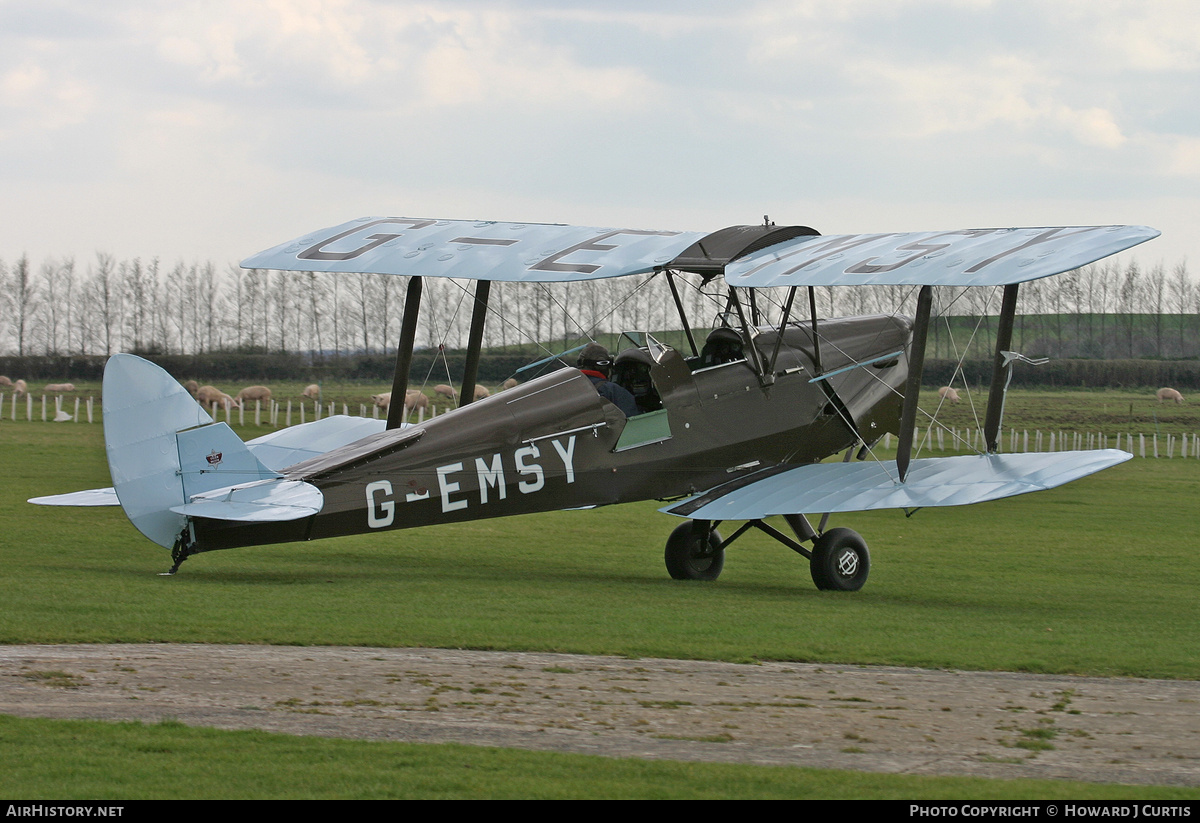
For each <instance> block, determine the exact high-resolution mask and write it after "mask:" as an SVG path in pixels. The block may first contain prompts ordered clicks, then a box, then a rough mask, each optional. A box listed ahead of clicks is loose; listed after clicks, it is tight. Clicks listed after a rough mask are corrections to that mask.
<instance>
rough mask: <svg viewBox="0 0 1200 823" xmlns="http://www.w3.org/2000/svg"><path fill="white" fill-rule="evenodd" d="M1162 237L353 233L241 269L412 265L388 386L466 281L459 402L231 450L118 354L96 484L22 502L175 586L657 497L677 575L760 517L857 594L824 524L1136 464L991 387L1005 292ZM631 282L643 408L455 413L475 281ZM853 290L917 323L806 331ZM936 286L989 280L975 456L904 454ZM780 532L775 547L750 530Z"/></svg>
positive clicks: (699, 564) (225, 432)
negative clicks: (91, 516) (122, 521)
mask: <svg viewBox="0 0 1200 823" xmlns="http://www.w3.org/2000/svg"><path fill="white" fill-rule="evenodd" d="M1158 234H1159V232H1158V231H1156V230H1154V229H1150V228H1147V227H1143V226H1077V227H1049V228H1016V229H971V230H963V231H938V232H908V233H892V234H856V235H833V236H825V235H821V234H819V233H818V232H816V231H815V230H813V229H811V228H808V227H806V226H776V225H774V224H771V223H770V222H769V221H764V224H763V225H746V226H732V227H729V228H725V229H721V230H719V231H715V232H711V233H694V232H676V231H642V230H633V229H610V228H595V227H580V226H566V225H548V224H529V223H504V222H491V221H461V220H434V219H423V218H422V219H416V218H399V217H371V218H362V219H359V220H355V221H352V222H349V223H346V224H343V225H340V226H335V227H333V228H329V229H324V230H321V231H317V232H314V233H311V234H308V235H305V236H303V237H301V238H298V239H296V240H293V241H291V242H288V243H284V244H282V245H280V246H277V247H275V248H272V249H269V250H267V251H264V252H262V253H260V254H257V255H254V256H252V257H250V258H248V259H247V260H245V261H243V262H242V266H243V267H244V268H247V269H275V270H284V271H312V272H329V273H331V274H334V275H336V274H337V273H339V272H356V273H376V274H384V275H398V276H406V277H407V278H408V281H407V295H406V300H405V304H404V311H403V324H402V328H401V333H400V341H399V345H398V348H397V354H396V368H395V376H394V380H393V387H392V396H393V397H404V396H405V391H406V389H407V388H408V380H409V371H410V366H411V363H412V356H413V347H414V342H415V339H416V332H417V324H418V318H419V316H420V309H421V296H422V282H423V281H424V279H425V278H429V277H441V278H456V279H460V280H466V281H474V286H473V309H472V317H471V325H470V331H469V342H468V346H467V354H466V361H465V367H464V371H465V373H464V376H463V381H462V382H463V386H462V387H461V389H460V397H461V398H462V405H461V406H460V407H459V408H457V409H455V410H453V411H451V412H448V413H446V414H443V415H441V416H438V417H435V418H432V419H429V420H425V421H423V422H421V423H419V424H416V425H414V424H407V423H406V422H405V420H404V407H403V406H402V405H401V404H399V403H397V404H394V405H392V406H391V407H390V410H389V413H388V416H387V420H386V421H383V420H372V419H363V418H352V417H345V416H335V417H328V418H325V419H322V420H319V421H314V422H309V423H307V424H303V425H300V426H296V427H292V428H289V429H283V430H280V431H277V432H273V433H271V434H268V435H266V436H265V437H260V438H257V439H255V440H251V441H249V442H246V443H244V442H242V441H241V439H240V438H238V437H237V435H236V434H235V433H234V432H233V431H232V430H231V429H230V428H229V426H228V425H227V424H225V423H220V422H215V421H214V420H213V419H212V417H210V416H209V414H208V413H207V412H206V411H205V410H204V409H203V408H201V407H200V406H199V405H198V404H197V403H196V402H195V401H193V400H192V398H191V396H190V395H189V394H188V393H187V392H186V391H185V390H184V389H183V387H182V386H180V385H179V383H178V382H177V381H176V380H174V379H173V378H172V377H171V376H170V375H168V374H167V373H166V372H165V371H163V370H162V369H160V368H158V367H157V366H155V365H153V364H152V363H150V362H148V361H146V360H143V359H141V358H138V357H134V356H132V355H126V354H119V355H116V356H114V357H112V358H111V359H110V360H109V361H108V364H107V366H106V368H105V373H104V400H103V411H104V435H105V441H106V450H107V456H108V461H109V467H110V470H111V474H112V479H113V484H114V486H113V489H112V490H94V491H89V492H77V493H74V494H66V495H56V496H54V497H49V498H38V499H35V500H33V501H31V502H36V503H43V504H54V505H95V504H111V503H117V502H119V504H120V505H121V506H122V508H123V509H124V511H125V513H126V515H127V516H128V517H129V519H130V520H131V521H132V522H133V524H134V526H136V527H137V529H138V530H139V531H141V533H142V534H143V535H145V536H146V537H147V538H149V539H150V540H152V541H154V542H155V543H157V544H159V545H161V546H163V547H164V548H169V549H170V550H171V554H172V560H173V566H172V568H171V570H170V571H169V572H167V573H168V574H173V573H175V572H176V571H177V570H178V568H179V565H180V564H181V563H182V562H183V561H184V560H185V559H187V558H188V557H190V556H192V555H194V554H197V553H200V552H206V551H211V550H215V549H227V548H233V547H239V546H252V545H261V544H268V543H279V542H289V541H300V540H316V539H320V538H327V537H335V536H339V535H347V534H358V533H374V532H386V531H391V530H395V529H404V528H412V527H417V526H424V525H429V524H434V523H447V522H454V521H464V520H474V519H480V518H490V517H500V516H505V515H515V514H524V513H530V512H541V511H549V510H560V509H580V508H591V507H596V506H607V505H612V504H617V503H626V502H631V501H639V500H659V501H662V502H664V503H665V505H664V507H663V508H662V509H660V511H663V512H666V513H668V514H671V515H675V516H677V517H679V518H682V519H683V520H684V522H683V523H681V524H680V525H679V526H678V527H677V528H676V529H675V530H674V531H673V532H672V533H671V534H670V536H669V537H668V538H667V540H666V548H665V552H664V557H665V561H666V566H667V570H668V572H669V573H670V575H671V576H672V577H674V578H679V579H703V580H712V579H715V578H716V577H717V576H718V575H719V574H720V572H721V570H722V567H723V565H724V557H725V550H726V548H728V547H729V545H730V544H731V543H733V542H734V541H735V540H736V539H738V537H739V536H741V535H742V534H744V533H745V532H746V531H747V530H748V529H752V528H756V529H759V530H761V531H763V532H765V533H767V534H769V535H771V536H772V537H774V538H775V539H777V540H778V541H779V542H781V543H782V544H784V545H785V546H787V547H788V548H790V549H792V550H794V551H796V552H798V553H799V554H801V555H803V556H804V557H805V558H807V559H808V560H809V567H810V571H811V575H812V578H813V581H814V583H815V584H816V585H817V586H818V587H819V588H821V589H834V590H851V591H853V590H857V589H859V588H861V587H862V585H863V583H864V582H865V581H866V579H867V575H868V573H869V569H870V556H869V552H868V549H867V545H866V543H865V542H864V540H863V538H862V537H861V536H859V535H858V534H857V533H855V532H854V531H852V530H850V529H847V528H826V527H827V524H828V518H829V514H830V513H834V512H849V511H862V510H870V509H881V508H899V509H905V510H910V511H911V510H913V509H919V508H923V507H930V506H952V505H963V504H969V503H978V502H981V501H986V500H994V499H997V498H1002V497H1008V496H1012V495H1017V494H1023V493H1026V492H1032V491H1037V490H1041V489H1049V488H1053V487H1055V486H1058V485H1061V484H1063V483H1067V482H1069V481H1072V480H1075V479H1077V478H1080V477H1083V476H1085V475H1088V474H1090V473H1092V472H1095V471H1098V470H1101V469H1104V468H1106V467H1109V466H1113V465H1115V464H1117V463H1120V462H1121V461H1123V460H1126V459H1128V458H1129V457H1131V455H1129V454H1127V453H1126V452H1123V451H1119V450H1115V449H1101V450H1094V451H1071V452H1057V453H1033V454H1028V453H1027V454H1005V453H1002V452H1001V448H1000V445H1001V431H1002V428H1001V427H1002V415H1003V410H1004V399H1005V393H1006V391H1007V385H1008V377H1009V376H1010V372H1011V369H1012V368H1013V364H1014V362H1016V361H1018V360H1019V359H1020V355H1018V354H1016V353H1014V352H1012V351H1010V349H1011V340H1012V331H1013V319H1014V316H1015V313H1016V306H1017V293H1018V288H1019V285H1020V284H1021V283H1023V282H1026V281H1030V280H1034V279H1038V278H1043V277H1048V276H1051V275H1055V274H1059V273H1062V272H1066V271H1070V270H1072V269H1076V268H1078V267H1080V266H1083V265H1086V264H1088V263H1091V262H1094V261H1096V260H1099V259H1101V258H1103V257H1106V256H1108V255H1111V254H1114V253H1116V252H1119V251H1122V250H1124V249H1128V248H1130V247H1132V246H1134V245H1136V244H1138V243H1142V242H1144V241H1146V240H1149V239H1152V238H1154V237H1156V236H1158ZM685 273H686V274H688V275H689V277H691V278H692V279H696V276H698V279H699V280H700V281H702V282H703V283H706V284H714V283H715V284H716V287H717V289H718V292H719V293H720V294H721V295H722V297H723V299H724V301H725V306H724V311H722V312H720V318H721V319H720V322H718V323H717V324H716V328H714V329H713V330H712V331H711V332H710V333H709V334H708V335H707V337H706V338H705V339H704V340H700V339H698V337H699V336H698V335H695V334H693V331H692V329H693V328H695V327H694V326H693V324H692V323H691V322H690V320H689V318H688V317H687V316H686V312H685V311H684V302H683V301H682V300H681V299H680V295H679V290H678V286H679V281H681V280H682V279H684V278H683V277H682V276H681V275H683V274H685ZM632 275H644V276H661V277H663V278H665V280H666V282H667V284H668V285H669V286H670V291H671V294H672V296H673V300H674V303H675V308H676V309H677V310H678V313H679V321H680V328H681V329H683V330H684V331H685V333H686V337H687V344H686V347H684V346H680V347H679V348H676V347H673V346H670V345H666V344H664V343H662V342H660V341H659V340H658V339H656V338H655V336H654V335H653V334H652V333H649V332H645V333H631V334H627V335H625V336H624V338H623V339H624V340H626V341H627V342H628V345H627V346H625V347H624V348H623V349H621V350H619V351H617V352H616V353H615V357H614V358H613V364H612V374H611V380H612V381H613V382H615V383H617V384H618V385H621V386H623V387H624V388H625V389H626V390H628V391H629V392H630V393H631V394H633V395H634V396H635V398H636V401H637V411H638V413H637V414H627V413H626V412H622V411H621V409H620V408H618V407H617V406H616V405H615V404H614V403H613V402H611V401H610V400H608V399H606V398H605V397H602V396H600V394H599V393H598V391H597V388H596V387H595V386H594V385H593V382H592V381H591V380H590V379H588V377H587V376H585V375H584V373H583V372H581V371H580V369H579V368H576V367H575V365H576V364H573V363H571V362H568V361H566V360H563V361H562V367H561V368H558V369H557V370H553V371H550V372H549V373H546V374H543V375H542V376H539V377H536V378H534V379H531V380H529V381H527V382H525V383H523V384H520V385H519V386H517V387H516V388H513V389H509V390H507V391H505V392H503V393H500V394H496V395H494V396H491V397H488V398H486V399H482V400H476V401H474V402H472V400H471V398H472V397H473V395H474V392H473V389H474V385H475V382H476V378H477V375H478V367H479V362H480V353H481V350H482V347H483V340H484V328H485V322H486V320H487V318H488V315H489V311H490V307H489V294H490V289H491V285H492V283H493V282H504V283H565V282H577V281H586V280H596V279H601V278H617V277H626V276H632ZM868 284H875V285H891V286H904V287H909V288H911V289H912V290H915V291H916V292H917V299H916V310H915V316H913V317H907V316H901V315H898V314H896V315H882V316H863V317H844V318H821V317H818V312H817V308H816V305H817V304H816V298H815V294H814V290H815V289H816V288H818V287H821V286H861V285H868ZM939 286H952V287H960V286H964V287H965V286H989V287H996V288H1000V289H1003V300H1002V305H1001V308H1000V312H999V314H1000V318H999V324H998V331H997V334H996V349H995V353H994V362H995V368H994V373H993V378H992V382H991V387H990V391H989V397H988V406H987V413H986V420H985V422H984V425H983V441H984V442H985V444H986V448H985V449H983V450H981V453H978V454H967V455H958V456H950V457H914V454H913V444H914V431H915V429H916V426H917V424H918V422H920V421H919V420H918V396H919V388H920V386H921V379H922V370H923V366H924V358H925V347H926V338H927V334H928V331H929V328H930V318H931V305H932V294H933V289H934V288H935V287H939ZM772 289H773V290H775V291H774V292H773V293H774V294H777V295H780V296H781V298H780V300H779V301H778V305H779V316H778V318H777V319H775V320H772V321H770V322H766V321H764V319H763V317H762V316H761V315H760V314H759V312H758V310H757V303H756V297H757V295H758V294H759V293H765V291H764V290H772ZM806 309H807V310H806ZM660 336H663V335H660ZM889 433H890V434H894V435H895V436H896V438H897V446H896V453H895V456H894V457H892V458H888V459H882V457H880V456H879V455H877V454H876V452H877V451H878V446H877V445H876V444H878V442H879V441H880V439H881V438H882V437H884V435H885V434H889ZM839 454H841V455H844V457H843V459H842V460H840V461H831V462H828V463H825V462H821V461H822V460H824V459H826V458H829V457H833V456H836V455H839ZM854 456H857V457H858V458H859V459H858V460H857V461H855V460H852V457H854ZM816 514H820V515H823V516H822V517H821V519H820V520H819V521H818V522H817V524H816V525H814V524H813V522H812V521H810V520H809V516H810V515H816ZM774 517H779V518H781V519H782V522H783V523H784V524H786V527H787V528H788V529H789V530H790V532H791V534H788V533H786V532H785V531H784V530H783V529H781V528H778V527H777V525H773V524H772V523H770V522H768V519H769V518H774ZM727 521H739V522H740V523H741V525H740V526H738V527H737V528H736V530H734V531H733V532H732V534H731V535H730V536H729V537H727V538H724V537H722V536H721V534H720V533H719V532H718V526H720V525H721V524H723V523H726V522H727ZM774 522H775V523H776V524H778V523H779V521H774Z"/></svg>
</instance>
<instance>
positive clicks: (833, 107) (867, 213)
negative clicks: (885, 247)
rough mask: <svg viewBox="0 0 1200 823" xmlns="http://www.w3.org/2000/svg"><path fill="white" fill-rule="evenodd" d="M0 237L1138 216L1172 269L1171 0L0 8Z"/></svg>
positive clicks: (144, 245) (1199, 128)
mask: <svg viewBox="0 0 1200 823" xmlns="http://www.w3.org/2000/svg"><path fill="white" fill-rule="evenodd" d="M0 181H2V182H0V194H2V196H0V210H2V211H0V260H3V261H4V262H6V263H11V262H12V261H13V260H14V259H16V258H17V257H19V256H20V255H21V254H22V253H26V254H28V255H29V257H30V258H31V261H33V262H34V263H35V264H36V263H39V262H40V261H42V260H44V259H45V258H47V257H48V256H74V257H75V258H76V260H77V261H78V262H79V263H80V264H84V265H86V264H87V263H89V262H91V261H93V260H94V258H95V253H96V252H97V251H103V252H106V253H109V254H113V255H115V256H116V257H118V258H120V259H128V258H133V257H141V258H143V259H145V258H150V257H155V256H157V257H160V258H162V259H163V260H164V261H165V262H168V263H170V262H174V261H176V260H181V259H182V260H185V261H195V260H212V261H214V262H216V263H218V264H219V265H221V266H223V265H224V264H226V263H233V262H236V261H237V260H240V259H241V258H243V257H246V256H248V255H250V254H252V253H254V252H257V251H260V250H262V249H265V248H267V247H269V246H273V245H275V244H277V243H281V242H283V241H285V240H289V239H291V238H293V237H297V236H299V235H301V234H304V233H307V232H310V231H312V230H315V229H318V228H323V227H326V226H333V225H336V224H338V223H342V222H344V221H346V220H349V219H352V218H355V217H360V216H365V215H393V216H400V215H403V216H413V217H417V216H419V217H438V218H479V219H496V220H511V221H530V222H532V221H537V222H566V223H578V224H583V225H594V226H620V227H632V228H648V229H681V230H693V231H700V230H713V229H717V228H721V227H722V226H726V225H731V224H737V223H755V222H758V221H760V220H761V219H762V217H763V215H764V214H769V215H770V216H771V219H772V220H774V221H776V222H778V223H780V224H784V223H798V224H805V225H810V226H813V227H814V228H816V229H818V230H819V231H821V232H822V233H825V234H840V233H850V232H870V231H902V230H933V229H954V228H973V227H993V226H1017V225H1031V226H1045V225H1091V224H1110V223H1133V224H1145V225H1150V226H1154V227H1156V228H1158V229H1161V230H1162V232H1163V236H1162V237H1161V238H1159V239H1158V240H1154V241H1152V242H1151V243H1149V244H1146V245H1144V246H1141V247H1139V248H1138V249H1136V250H1134V251H1133V252H1130V253H1127V255H1132V256H1133V257H1134V258H1135V259H1137V260H1138V261H1139V262H1140V263H1144V264H1146V265H1153V264H1156V263H1159V262H1162V263H1165V264H1166V265H1167V266H1168V267H1170V266H1174V265H1175V264H1177V263H1178V262H1180V261H1181V260H1183V259H1184V258H1187V259H1188V262H1189V268H1190V269H1191V270H1192V272H1193V276H1196V272H1197V271H1200V243H1198V242H1197V239H1198V237H1200V229H1198V228H1197V227H1198V226H1200V3H1197V2H1196V0H1161V1H1156V0H1133V1H1131V2H1125V1H1124V0H1086V2H1084V0H1029V2H1025V0H996V2H988V0H927V1H926V2H917V1H916V0H914V1H913V2H904V1H903V0H828V1H827V0H786V1H784V0H779V1H776V0H762V1H761V2H755V1H754V0H747V1H746V2H738V3H732V2H724V1H723V2H716V0H712V1H711V2H706V1H705V0H688V2H683V1H682V0H680V2H653V0H639V2H624V1H623V0H622V1H621V2H595V3H592V4H589V5H588V6H585V5H584V4H582V3H577V2H565V1H564V2H560V1H559V0H524V1H523V0H511V2H466V1H465V0H464V1H463V2H403V0H294V2H287V1H286V0H273V1H272V2H254V0H228V2H227V1H226V0H203V1H202V0H193V1H192V2H188V1H187V0H173V1H172V2H170V3H167V2H141V1H139V0H105V2H82V1H80V2H75V1H73V0H0Z"/></svg>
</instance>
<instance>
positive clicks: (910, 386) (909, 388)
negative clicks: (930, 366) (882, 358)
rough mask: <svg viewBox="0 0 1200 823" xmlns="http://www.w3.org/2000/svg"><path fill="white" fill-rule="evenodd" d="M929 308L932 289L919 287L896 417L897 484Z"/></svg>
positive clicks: (913, 421) (908, 442)
mask: <svg viewBox="0 0 1200 823" xmlns="http://www.w3.org/2000/svg"><path fill="white" fill-rule="evenodd" d="M932 306H933V286H922V287H921V292H920V294H918V295H917V319H916V322H915V323H914V324H913V338H912V350H911V351H910V352H909V355H908V383H907V384H906V385H905V386H904V408H903V410H902V411H901V413H900V442H899V444H898V445H897V446H896V471H897V474H899V475H900V482H901V483H903V482H904V476H905V475H906V474H908V463H909V461H910V460H911V459H912V444H913V427H914V426H916V425H917V407H918V406H919V405H920V402H921V372H923V371H924V370H925V338H926V337H927V336H928V333H929V313H930V310H931V308H932Z"/></svg>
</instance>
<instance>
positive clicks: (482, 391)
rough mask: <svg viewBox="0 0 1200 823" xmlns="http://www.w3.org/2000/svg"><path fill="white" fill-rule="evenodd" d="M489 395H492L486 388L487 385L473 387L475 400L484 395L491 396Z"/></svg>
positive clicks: (480, 398)
mask: <svg viewBox="0 0 1200 823" xmlns="http://www.w3.org/2000/svg"><path fill="white" fill-rule="evenodd" d="M491 396H492V393H491V392H490V391H488V390H487V386H476V387H475V399H476V400H482V399H483V398H485V397H491Z"/></svg>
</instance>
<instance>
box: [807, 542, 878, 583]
mask: <svg viewBox="0 0 1200 823" xmlns="http://www.w3.org/2000/svg"><path fill="white" fill-rule="evenodd" d="M808 568H809V571H810V572H811V573H812V579H813V582H814V583H816V584H817V588H818V589H821V590H823V591H840V592H856V591H858V590H859V589H861V588H862V587H863V584H864V583H866V582H867V575H868V574H870V573H871V555H870V553H869V552H868V551H867V544H866V542H865V541H864V540H863V539H862V536H861V535H859V533H858V532H856V531H854V530H853V529H830V530H829V531H827V532H825V533H824V534H823V535H821V536H820V537H818V538H817V540H816V542H815V543H813V550H812V558H811V559H810V560H809V565H808Z"/></svg>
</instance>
